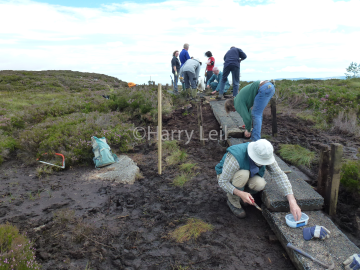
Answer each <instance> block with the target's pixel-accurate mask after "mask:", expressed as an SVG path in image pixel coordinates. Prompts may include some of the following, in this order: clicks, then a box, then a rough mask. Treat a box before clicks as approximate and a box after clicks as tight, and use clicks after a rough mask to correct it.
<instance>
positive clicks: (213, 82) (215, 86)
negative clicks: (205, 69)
mask: <svg viewBox="0 0 360 270" xmlns="http://www.w3.org/2000/svg"><path fill="white" fill-rule="evenodd" d="M213 73H214V74H213V75H212V76H211V78H210V79H209V80H208V81H207V83H206V84H207V88H210V87H211V89H212V90H213V92H211V94H212V95H214V94H216V92H219V89H220V83H219V82H220V81H221V79H222V76H223V74H222V72H221V71H220V70H219V68H218V67H214V69H213ZM229 88H230V83H229V80H228V79H226V83H225V90H224V92H226V91H227V90H229Z"/></svg>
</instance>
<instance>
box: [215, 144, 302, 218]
mask: <svg viewBox="0 0 360 270" xmlns="http://www.w3.org/2000/svg"><path fill="white" fill-rule="evenodd" d="M273 152H274V148H273V146H272V145H271V143H270V142H269V141H267V140H265V139H261V140H258V141H257V142H247V143H241V144H236V145H233V146H230V147H229V148H228V149H227V150H226V154H225V155H224V156H223V158H222V159H221V161H220V163H218V164H217V165H216V167H215V171H216V174H217V178H218V183H219V186H220V187H221V188H222V189H223V190H224V191H225V192H226V193H227V205H228V206H229V208H230V210H231V212H233V213H234V215H235V216H237V217H238V218H244V217H246V213H245V211H244V209H242V207H241V205H240V199H241V200H242V201H243V202H244V203H248V204H251V205H254V198H253V197H252V195H251V194H255V193H257V192H259V191H261V190H263V189H264V188H265V185H266V181H265V179H264V178H263V176H264V174H265V170H268V172H269V174H270V177H271V179H272V181H275V182H276V184H277V185H278V188H279V189H280V190H281V193H282V195H284V196H286V197H287V200H288V202H289V205H290V212H291V214H293V216H294V219H295V220H296V221H298V220H300V218H301V209H300V207H299V206H298V204H297V202H296V199H295V197H294V194H293V191H292V187H291V183H290V181H289V179H288V177H287V176H286V174H285V173H284V172H283V171H282V170H281V169H280V167H279V165H278V164H277V162H276V160H275V158H274V155H273Z"/></svg>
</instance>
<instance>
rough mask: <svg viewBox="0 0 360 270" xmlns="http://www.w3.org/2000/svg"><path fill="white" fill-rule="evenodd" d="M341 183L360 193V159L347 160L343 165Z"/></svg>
mask: <svg viewBox="0 0 360 270" xmlns="http://www.w3.org/2000/svg"><path fill="white" fill-rule="evenodd" d="M340 177H341V179H340V181H341V184H342V185H343V186H344V187H346V188H347V189H348V190H349V191H351V192H357V193H360V160H347V161H346V162H345V163H343V164H342V166H341V171H340Z"/></svg>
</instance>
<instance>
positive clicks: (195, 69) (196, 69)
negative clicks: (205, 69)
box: [180, 59, 201, 78]
mask: <svg viewBox="0 0 360 270" xmlns="http://www.w3.org/2000/svg"><path fill="white" fill-rule="evenodd" d="M200 67H201V65H200V63H199V61H197V60H195V59H189V60H187V61H186V62H185V64H184V65H183V66H182V67H181V68H180V76H181V77H184V76H183V73H184V72H185V71H188V72H191V73H194V74H195V78H199V74H200Z"/></svg>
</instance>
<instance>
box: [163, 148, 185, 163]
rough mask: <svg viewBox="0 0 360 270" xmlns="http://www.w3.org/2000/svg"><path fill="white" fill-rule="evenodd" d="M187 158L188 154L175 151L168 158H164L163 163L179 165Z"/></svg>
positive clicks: (178, 150)
mask: <svg viewBox="0 0 360 270" xmlns="http://www.w3.org/2000/svg"><path fill="white" fill-rule="evenodd" d="M187 157H188V154H187V153H186V151H185V150H180V149H177V150H175V151H174V152H172V153H171V154H170V156H168V157H166V159H165V161H166V163H167V165H175V164H179V163H180V162H184V161H185V160H186V158H187Z"/></svg>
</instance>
